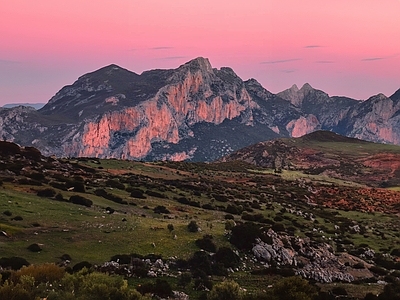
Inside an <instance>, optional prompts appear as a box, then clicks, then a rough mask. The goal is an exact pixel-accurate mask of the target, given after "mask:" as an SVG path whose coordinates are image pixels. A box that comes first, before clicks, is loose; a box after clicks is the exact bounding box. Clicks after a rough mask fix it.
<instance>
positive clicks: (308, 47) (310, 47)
mask: <svg viewBox="0 0 400 300" xmlns="http://www.w3.org/2000/svg"><path fill="white" fill-rule="evenodd" d="M321 47H323V46H321V45H307V46H304V48H306V49H313V48H321Z"/></svg>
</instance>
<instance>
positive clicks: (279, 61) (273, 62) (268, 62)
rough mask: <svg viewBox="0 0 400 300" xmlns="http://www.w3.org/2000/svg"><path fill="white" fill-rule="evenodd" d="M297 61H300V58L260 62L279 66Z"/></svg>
mask: <svg viewBox="0 0 400 300" xmlns="http://www.w3.org/2000/svg"><path fill="white" fill-rule="evenodd" d="M297 60H301V59H300V58H289V59H280V60H269V61H262V62H261V64H266V65H268V64H270V65H272V64H281V63H287V62H291V61H297Z"/></svg>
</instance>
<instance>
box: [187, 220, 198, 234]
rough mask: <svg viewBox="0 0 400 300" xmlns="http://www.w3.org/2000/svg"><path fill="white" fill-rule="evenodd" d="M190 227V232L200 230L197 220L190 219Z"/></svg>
mask: <svg viewBox="0 0 400 300" xmlns="http://www.w3.org/2000/svg"><path fill="white" fill-rule="evenodd" d="M188 229H189V231H190V232H198V231H199V225H197V223H196V221H193V220H192V221H190V222H189V224H188Z"/></svg>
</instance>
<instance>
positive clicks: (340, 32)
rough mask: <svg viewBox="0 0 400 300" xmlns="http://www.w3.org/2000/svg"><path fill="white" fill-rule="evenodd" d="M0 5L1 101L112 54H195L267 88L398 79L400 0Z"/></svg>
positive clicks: (136, 57) (50, 89)
mask: <svg viewBox="0 0 400 300" xmlns="http://www.w3.org/2000/svg"><path fill="white" fill-rule="evenodd" d="M0 11H1V18H0V37H1V40H0V41H1V42H0V106H1V105H3V104H5V103H12V102H32V103H33V102H47V101H48V100H49V99H50V98H51V97H52V96H53V95H54V94H55V93H56V92H57V91H58V90H59V89H61V88H62V87H63V86H64V85H68V84H71V83H73V82H74V81H75V80H76V79H77V78H78V77H79V76H81V75H83V74H85V73H88V72H91V71H93V70H96V69H99V68H101V67H103V66H105V65H108V64H111V63H115V64H118V65H120V66H121V67H124V68H126V69H129V70H131V71H134V72H136V73H141V72H142V71H144V70H148V69H153V68H176V67H178V66H179V65H181V64H183V63H185V62H187V61H189V60H191V59H193V58H195V57H198V56H203V57H207V58H209V59H210V62H211V64H212V65H213V66H214V67H217V68H220V67H221V66H229V67H232V68H233V69H234V70H235V71H236V73H237V74H238V75H239V76H240V77H241V78H242V79H244V80H246V79H249V78H255V79H257V80H258V81H259V82H260V83H261V84H262V85H263V86H264V87H265V88H266V89H268V90H270V91H271V92H273V93H277V92H279V91H282V90H284V89H286V88H289V87H290V86H291V85H293V84H297V85H298V86H301V85H303V84H304V83H305V82H308V83H310V84H311V85H312V86H313V87H314V88H317V89H321V90H324V91H325V92H327V93H328V94H330V95H345V96H349V97H353V98H356V99H366V98H368V97H369V96H372V95H375V94H378V93H384V94H385V95H387V96H390V95H391V94H393V93H394V92H395V91H396V90H397V89H399V88H400V75H399V74H398V72H399V68H400V38H399V37H400V22H399V15H400V0H385V1H377V0H351V1H348V0H346V1H345V0H327V1H321V0H318V1H317V0H303V1H298V0H252V1H244V0H233V1H222V0H212V1H211V0H202V1H197V0H194V1H187V0H173V1H165V0H142V1H136V0H116V1H105V0H97V1H94V0H93V1H89V0H80V1H65V0H60V1H54V0H36V1H30V0H13V1H3V2H2V4H1V5H0Z"/></svg>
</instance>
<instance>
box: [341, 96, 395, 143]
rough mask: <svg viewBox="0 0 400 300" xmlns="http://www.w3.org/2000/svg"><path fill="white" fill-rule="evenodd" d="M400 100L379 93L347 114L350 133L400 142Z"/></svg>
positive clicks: (383, 141) (358, 136) (387, 141)
mask: <svg viewBox="0 0 400 300" xmlns="http://www.w3.org/2000/svg"><path fill="white" fill-rule="evenodd" d="M399 110H400V102H399V101H394V100H392V99H391V98H388V97H386V96H385V95H383V94H378V95H376V96H373V97H371V98H369V99H368V100H367V101H365V102H363V103H361V104H360V105H358V106H357V107H355V108H354V109H352V110H351V111H349V113H348V114H347V116H346V119H347V122H348V123H349V125H348V135H349V136H351V137H356V138H359V139H364V140H370V141H375V142H381V143H391V144H400V131H399V128H400V126H399V125H400V115H399Z"/></svg>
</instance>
